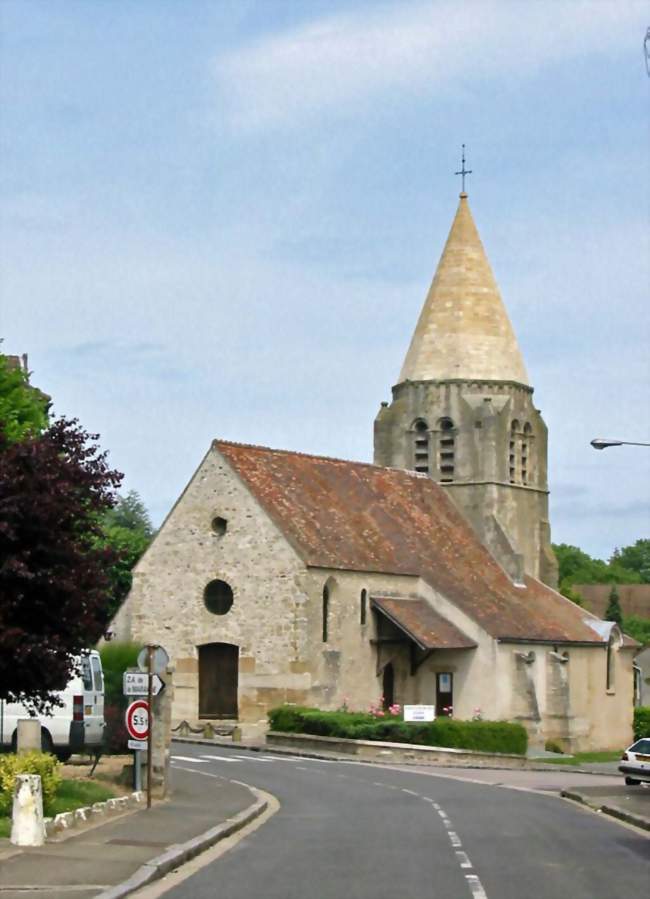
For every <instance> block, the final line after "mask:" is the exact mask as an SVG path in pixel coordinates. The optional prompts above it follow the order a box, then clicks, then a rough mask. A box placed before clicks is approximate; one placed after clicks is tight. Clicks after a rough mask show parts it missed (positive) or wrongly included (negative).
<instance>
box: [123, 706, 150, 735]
mask: <svg viewBox="0 0 650 899" xmlns="http://www.w3.org/2000/svg"><path fill="white" fill-rule="evenodd" d="M124 721H125V723H126V729H127V731H128V732H129V736H130V737H131V738H132V739H133V740H146V739H147V738H148V736H149V703H148V702H147V701H146V699H136V700H135V702H132V703H131V705H130V706H129V707H128V709H127V710H126V714H125V716H124Z"/></svg>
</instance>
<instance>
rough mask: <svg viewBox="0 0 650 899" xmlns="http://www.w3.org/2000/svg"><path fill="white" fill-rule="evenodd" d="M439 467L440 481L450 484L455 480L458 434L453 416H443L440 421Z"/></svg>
mask: <svg viewBox="0 0 650 899" xmlns="http://www.w3.org/2000/svg"><path fill="white" fill-rule="evenodd" d="M438 430H439V432H440V436H439V438H438V469H439V471H440V483H441V484H449V483H451V481H453V480H454V473H455V470H456V434H455V426H454V423H453V421H452V420H451V418H447V417H446V416H445V417H444V418H441V419H440V420H439V421H438Z"/></svg>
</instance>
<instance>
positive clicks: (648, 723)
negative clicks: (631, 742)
mask: <svg viewBox="0 0 650 899" xmlns="http://www.w3.org/2000/svg"><path fill="white" fill-rule="evenodd" d="M642 737H650V706H649V705H639V706H637V707H636V708H635V709H634V739H635V740H640V739H641V738H642Z"/></svg>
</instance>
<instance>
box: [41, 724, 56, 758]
mask: <svg viewBox="0 0 650 899" xmlns="http://www.w3.org/2000/svg"><path fill="white" fill-rule="evenodd" d="M41 752H50V753H52V754H54V743H53V742H52V737H51V736H50V732H49V730H46V729H45V728H44V727H42V728H41Z"/></svg>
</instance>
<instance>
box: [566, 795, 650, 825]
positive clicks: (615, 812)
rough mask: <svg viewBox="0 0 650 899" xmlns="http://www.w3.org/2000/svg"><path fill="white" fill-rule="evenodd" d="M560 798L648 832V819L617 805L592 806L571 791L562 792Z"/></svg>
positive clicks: (649, 819)
mask: <svg viewBox="0 0 650 899" xmlns="http://www.w3.org/2000/svg"><path fill="white" fill-rule="evenodd" d="M560 796H562V797H563V798H564V799H571V800H572V801H573V802H579V803H580V804H581V805H586V806H587V808H590V809H592V810H593V811H596V812H602V814H603V815H609V817H610V818H618V820H619V821H625V823H626V824H633V825H634V826H635V827H640V828H641V830H648V831H650V818H645V817H643V816H642V815H635V814H633V813H632V812H628V811H626V810H625V809H623V808H619V807H618V806H617V805H597V804H596V805H592V804H591V803H590V802H587V801H586V800H585V798H584V797H583V796H581V795H580V793H574V792H573V791H572V790H562V791H561V792H560Z"/></svg>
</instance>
